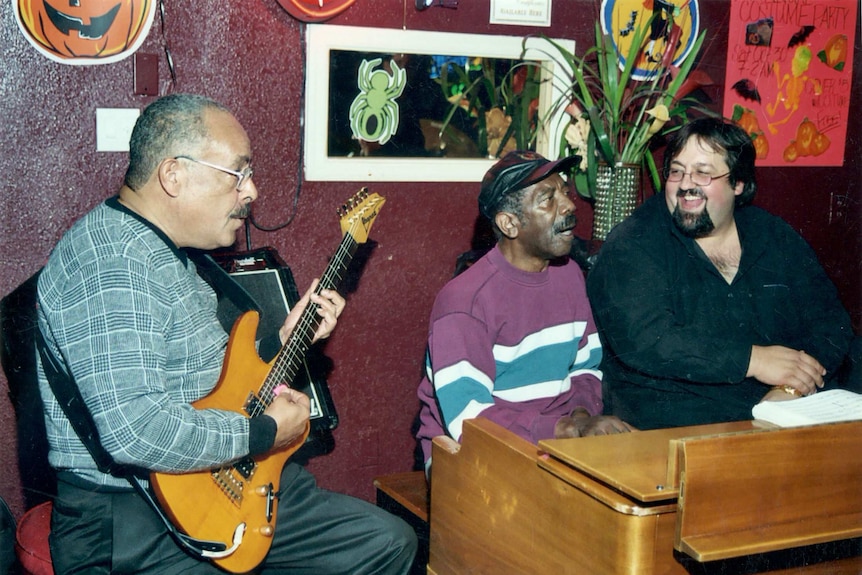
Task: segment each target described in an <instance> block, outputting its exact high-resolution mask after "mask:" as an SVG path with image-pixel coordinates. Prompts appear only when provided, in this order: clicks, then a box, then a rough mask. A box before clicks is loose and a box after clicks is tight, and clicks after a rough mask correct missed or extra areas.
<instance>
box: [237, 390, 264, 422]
mask: <svg viewBox="0 0 862 575" xmlns="http://www.w3.org/2000/svg"><path fill="white" fill-rule="evenodd" d="M242 409H243V411H245V413H246V415H248V416H249V417H251V416H252V415H253V414H259V413H263V410H264V409H265V407H264V405H263V403H262V402H261V401H260V398H259V397H258V396H257V395H255V394H254V392H252V393H249V394H248V397H246V398H245V403H244V404H243V406H242Z"/></svg>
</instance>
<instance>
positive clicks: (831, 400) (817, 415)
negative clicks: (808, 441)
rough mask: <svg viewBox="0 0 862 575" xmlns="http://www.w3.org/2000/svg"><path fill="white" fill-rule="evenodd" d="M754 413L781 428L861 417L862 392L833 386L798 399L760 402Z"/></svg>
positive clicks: (753, 414)
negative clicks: (833, 387)
mask: <svg viewBox="0 0 862 575" xmlns="http://www.w3.org/2000/svg"><path fill="white" fill-rule="evenodd" d="M751 415H752V416H753V417H754V419H761V420H763V421H768V422H770V423H774V424H775V425H780V426H781V427H796V426H800V425H815V424H817V423H834V422H836V421H851V420H854V419H862V394H858V393H853V392H852V391H847V390H846V389H830V390H828V391H820V392H818V393H815V394H814V395H808V396H806V397H800V398H799V399H790V400H786V401H761V402H760V403H758V404H757V405H755V406H754V408H752V410H751Z"/></svg>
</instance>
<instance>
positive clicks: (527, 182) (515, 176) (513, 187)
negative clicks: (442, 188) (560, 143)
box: [479, 151, 581, 220]
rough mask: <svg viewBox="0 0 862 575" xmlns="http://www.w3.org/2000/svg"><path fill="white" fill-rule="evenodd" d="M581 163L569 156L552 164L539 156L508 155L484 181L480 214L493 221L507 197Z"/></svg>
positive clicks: (577, 158)
mask: <svg viewBox="0 0 862 575" xmlns="http://www.w3.org/2000/svg"><path fill="white" fill-rule="evenodd" d="M580 161H581V158H580V157H579V156H567V157H565V158H561V159H559V160H555V161H551V160H549V159H547V158H545V157H544V156H542V155H541V154H537V153H536V152H530V151H514V152H509V153H508V154H506V155H505V156H503V157H502V158H501V159H500V160H499V161H498V162H497V163H496V164H494V165H493V166H491V168H490V169H489V170H488V171H487V172H486V173H485V177H484V178H482V191H480V192H479V211H480V212H481V213H482V215H483V216H485V217H486V218H488V219H489V220H493V219H494V216H495V215H496V213H497V207H498V206H499V205H500V204H501V203H502V201H503V199H505V197H506V196H508V195H509V194H511V193H512V192H516V191H518V190H522V189H524V188H526V187H527V186H531V185H533V184H535V183H536V182H540V181H542V180H544V179H545V178H547V177H548V176H550V175H552V174H556V173H559V172H565V171H567V170H568V169H569V168H570V167H572V166H573V165H575V164H577V163H579V162H580Z"/></svg>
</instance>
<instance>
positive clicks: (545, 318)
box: [417, 151, 633, 471]
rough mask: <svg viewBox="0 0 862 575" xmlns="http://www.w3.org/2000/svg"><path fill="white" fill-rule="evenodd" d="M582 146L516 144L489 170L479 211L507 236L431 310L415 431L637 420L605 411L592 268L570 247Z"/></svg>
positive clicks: (525, 429) (580, 427)
mask: <svg viewBox="0 0 862 575" xmlns="http://www.w3.org/2000/svg"><path fill="white" fill-rule="evenodd" d="M578 161H579V158H577V157H569V158H564V159H561V160H557V161H549V160H547V159H546V158H543V157H542V156H540V155H539V154H536V153H534V152H520V151H516V152H510V153H508V154H507V155H506V156H504V157H503V158H502V159H501V160H500V161H498V162H497V163H496V164H495V165H494V166H492V167H491V169H490V170H488V172H487V173H486V174H485V177H484V178H483V180H482V187H481V192H480V194H479V211H480V212H481V213H482V215H483V216H485V217H486V218H488V219H489V220H490V221H491V225H492V227H493V229H494V234H495V236H496V238H497V244H496V245H495V247H494V248H493V249H491V251H489V252H488V253H487V254H486V255H485V256H483V257H482V258H481V259H479V260H478V261H477V262H476V263H474V264H473V265H472V266H470V267H469V268H468V269H467V270H466V271H464V272H463V273H461V274H460V275H458V276H456V277H455V278H454V279H452V280H450V281H449V283H447V284H446V285H445V286H444V287H443V289H442V290H441V291H440V293H439V294H438V296H437V299H436V300H435V302H434V307H433V309H432V311H431V319H430V324H429V335H428V345H427V348H426V353H425V376H424V377H423V379H422V382H421V383H420V385H419V392H418V395H419V399H420V402H421V411H420V427H419V430H418V432H417V438H418V439H419V442H420V444H421V446H422V450H423V455H424V458H425V468H426V471H428V470H430V458H431V440H432V438H433V437H435V436H437V435H443V434H447V435H449V436H450V437H452V438H453V439H455V440H457V441H460V438H461V430H462V426H463V423H464V420H466V419H471V418H475V417H478V416H482V417H486V418H488V419H490V420H492V421H494V422H495V423H498V424H499V425H501V426H503V427H505V428H506V429H509V430H511V431H513V432H514V433H516V434H517V435H519V436H521V437H523V438H525V439H527V440H528V441H531V442H533V443H535V442H538V441H539V440H540V439H551V438H561V437H580V436H585V435H599V434H609V433H621V432H625V431H630V430H631V429H633V428H631V427H630V426H629V425H627V424H626V423H624V422H623V421H621V420H619V419H618V418H616V417H613V416H602V415H601V413H602V386H601V377H602V374H601V372H600V371H599V363H600V361H601V358H602V348H601V344H600V343H599V337H598V334H597V333H596V326H595V323H594V321H593V315H592V312H591V310H590V305H589V302H588V301H587V295H586V288H585V285H584V276H583V272H582V271H581V269H580V268H579V267H578V265H577V264H576V263H575V262H573V261H571V260H570V259H569V257H568V254H569V249H570V247H571V244H572V238H573V229H574V227H575V214H574V211H575V206H574V203H572V200H571V199H570V198H569V196H568V193H567V190H568V188H567V185H566V183H565V181H564V180H563V178H562V176H561V175H560V173H561V172H565V171H567V170H568V168H569V167H570V166H572V165H573V164H575V163H576V162H578Z"/></svg>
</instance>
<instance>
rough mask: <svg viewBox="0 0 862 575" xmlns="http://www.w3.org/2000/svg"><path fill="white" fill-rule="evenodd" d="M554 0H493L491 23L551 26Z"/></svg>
mask: <svg viewBox="0 0 862 575" xmlns="http://www.w3.org/2000/svg"><path fill="white" fill-rule="evenodd" d="M551 1H552V0H491V24H507V25H510V26H550V25H551Z"/></svg>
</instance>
